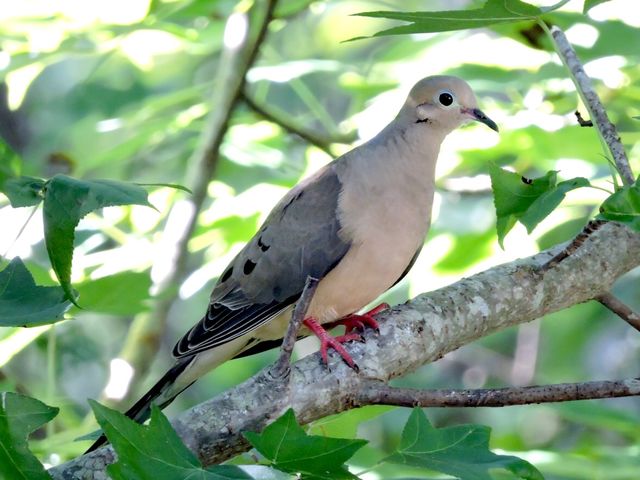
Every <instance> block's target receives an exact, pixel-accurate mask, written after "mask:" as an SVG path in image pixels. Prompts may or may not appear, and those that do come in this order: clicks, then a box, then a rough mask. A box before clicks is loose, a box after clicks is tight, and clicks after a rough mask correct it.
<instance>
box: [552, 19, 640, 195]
mask: <svg viewBox="0 0 640 480" xmlns="http://www.w3.org/2000/svg"><path fill="white" fill-rule="evenodd" d="M541 26H543V28H544V29H545V30H548V29H547V26H546V24H545V23H544V21H541ZM550 33H551V38H552V39H553V41H554V43H555V47H556V51H557V52H558V55H559V56H560V58H561V59H562V62H563V63H564V64H565V65H566V66H567V68H568V69H569V71H570V72H571V75H572V77H573V80H574V83H575V85H576V88H577V89H578V93H579V95H580V97H581V98H582V101H583V102H584V104H585V107H586V108H587V110H588V111H589V116H590V117H591V120H592V121H593V123H595V126H596V128H597V130H598V134H599V135H600V138H601V140H602V141H603V142H604V144H605V145H606V147H607V148H608V150H609V152H610V153H611V156H612V158H613V160H614V162H615V164H616V167H617V168H618V172H619V173H620V176H621V177H622V182H623V183H624V184H626V185H632V184H633V182H634V180H635V179H634V177H633V173H632V171H631V166H630V165H629V160H628V159H627V154H626V153H625V151H624V147H623V146H622V142H621V141H620V136H619V135H618V132H617V131H616V127H615V126H614V125H613V123H611V120H609V117H608V116H607V111H606V110H605V109H604V106H603V105H602V102H601V101H600V98H599V97H598V94H597V93H596V92H595V90H594V89H593V86H592V85H591V79H590V78H589V77H588V76H587V74H586V73H585V71H584V68H583V66H582V63H581V62H580V60H579V59H578V55H577V54H576V51H575V50H574V49H573V47H572V46H571V44H570V43H569V40H567V37H566V36H565V34H564V32H563V31H562V30H561V29H560V28H558V27H557V26H555V25H554V26H553V27H551V31H550Z"/></svg>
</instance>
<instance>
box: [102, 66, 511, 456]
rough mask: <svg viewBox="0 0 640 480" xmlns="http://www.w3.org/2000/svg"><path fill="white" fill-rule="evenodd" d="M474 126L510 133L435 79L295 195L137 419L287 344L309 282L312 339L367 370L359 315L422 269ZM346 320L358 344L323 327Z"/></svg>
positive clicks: (461, 89) (234, 267)
mask: <svg viewBox="0 0 640 480" xmlns="http://www.w3.org/2000/svg"><path fill="white" fill-rule="evenodd" d="M471 120H476V121H479V122H482V123H484V124H485V125H487V126H488V127H490V128H491V129H493V130H495V131H498V127H497V125H496V124H495V122H493V120H491V119H489V118H488V117H487V116H486V115H485V114H484V113H483V112H482V111H481V110H480V109H478V106H477V103H476V99H475V96H474V94H473V92H472V90H471V88H470V87H469V85H468V84H467V83H466V82H464V81H463V80H461V79H459V78H456V77H451V76H433V77H427V78H424V79H423V80H420V81H419V82H418V83H417V84H416V85H415V86H414V87H413V88H412V89H411V91H410V93H409V96H408V97H407V100H406V102H405V103H404V105H403V106H402V108H401V109H400V112H399V113H398V115H397V116H396V118H395V119H394V120H393V121H392V122H391V123H389V125H387V126H386V127H385V128H384V129H383V130H382V131H381V132H380V133H378V134H377V135H376V136H375V137H374V138H372V139H371V140H369V141H368V142H366V143H364V144H363V145H361V146H359V147H356V148H354V149H353V150H351V151H350V152H348V153H346V154H345V155H343V156H341V157H339V158H338V159H336V160H334V161H333V162H331V163H329V164H328V165H326V166H325V167H324V168H321V169H320V170H319V171H317V172H316V173H315V174H314V175H312V176H311V177H309V178H307V179H306V180H304V181H302V182H301V183H300V184H298V185H297V186H295V187H294V188H293V189H291V190H290V191H289V192H288V193H287V194H286V195H285V196H284V198H282V200H280V202H279V203H278V204H277V205H276V206H275V208H274V209H273V211H272V212H271V214H270V215H269V216H268V218H267V219H266V220H265V222H264V224H263V225H262V226H261V227H260V229H259V230H258V232H257V233H256V234H255V235H254V237H253V238H252V239H251V240H250V241H249V243H247V245H246V246H245V247H244V248H243V249H242V251H241V252H240V253H239V254H238V255H237V256H236V257H235V259H234V260H233V261H232V262H231V264H230V265H229V266H228V267H227V269H226V270H225V271H224V273H223V274H222V275H221V276H220V278H219V279H218V282H217V284H216V286H215V287H214V289H213V292H212V293H211V299H210V302H209V306H208V308H207V313H206V314H205V316H204V317H203V318H202V319H201V320H200V321H199V322H198V323H197V324H196V325H194V326H193V327H192V328H191V330H189V331H188V332H187V333H186V335H185V336H184V337H182V338H181V339H180V341H179V342H178V343H177V344H176V346H175V347H174V349H173V355H174V357H175V359H176V363H175V365H174V366H173V367H172V368H171V369H170V370H169V371H168V372H167V373H166V374H165V375H164V376H163V377H162V378H161V379H160V381H159V382H158V383H156V385H154V386H153V387H152V388H151V390H150V391H149V392H148V393H147V394H146V395H144V396H143V397H142V398H141V399H140V400H139V401H138V402H137V403H136V404H135V405H134V406H133V407H132V408H131V409H130V410H129V411H128V412H127V413H126V414H127V416H129V417H130V418H132V419H134V420H135V421H137V422H144V421H145V420H146V419H147V418H148V417H149V414H150V405H151V403H154V404H156V405H158V406H159V407H160V408H163V407H164V406H166V405H168V404H169V403H170V402H171V401H172V400H173V399H174V398H175V397H176V396H177V395H178V394H179V393H180V392H182V391H183V390H184V389H185V388H187V387H188V386H190V385H191V384H192V383H193V382H195V381H196V380H197V379H198V378H199V377H200V376H202V375H203V374H205V373H206V372H208V371H209V370H211V369H213V368H215V367H216V366H218V365H220V364H221V363H223V362H224V361H226V360H229V359H231V358H237V357H240V356H245V355H249V354H253V353H257V352H260V351H263V350H266V349H268V348H272V347H273V346H275V345H278V344H279V343H281V341H282V337H283V335H284V333H285V331H286V327H287V325H288V322H289V320H290V318H291V311H292V308H293V305H294V304H295V302H296V300H297V299H298V298H299V297H300V295H301V293H302V291H303V288H304V285H305V281H306V279H307V276H312V277H315V278H317V279H319V283H318V285H317V289H316V291H315V294H314V295H313V297H312V299H311V303H310V305H309V308H308V310H307V314H306V317H305V320H304V322H303V324H304V327H306V328H303V329H302V331H301V332H300V335H302V336H304V335H309V334H311V333H314V334H316V335H317V336H318V337H319V338H320V341H321V352H322V358H323V359H324V361H325V362H326V361H327V349H328V348H332V349H334V350H336V351H337V352H338V353H339V354H340V355H341V357H342V358H343V360H344V361H345V362H346V363H348V364H349V365H350V366H352V367H355V363H354V362H353V360H352V358H351V356H350V355H349V354H348V353H347V351H346V350H345V349H344V347H343V346H342V345H341V343H342V342H344V341H346V340H351V339H353V338H355V337H356V335H355V334H353V333H350V330H353V329H354V327H356V326H362V325H363V324H366V325H369V326H372V327H376V326H377V324H376V322H375V320H374V319H373V317H372V315H373V313H375V310H374V311H372V312H368V313H367V314H363V315H356V314H355V312H358V311H359V310H360V309H362V308H363V307H365V306H366V305H368V304H369V303H371V302H372V301H374V300H375V299H376V298H377V297H379V296H380V295H381V294H383V293H384V292H385V291H387V290H388V289H389V288H391V287H392V286H393V285H394V284H395V283H397V282H398V281H400V279H402V278H403V277H404V275H405V274H406V273H407V272H408V271H409V269H410V268H411V266H412V265H413V262H414V261H415V259H416V257H417V256H418V254H419V252H420V249H421V247H422V245H423V243H424V239H425V236H426V234H427V230H428V228H429V224H430V219H431V207H432V203H433V193H434V188H435V178H434V176H435V166H436V160H437V158H438V152H439V150H440V144H441V143H442V141H443V140H444V138H445V136H446V135H447V134H449V133H450V132H451V131H453V130H454V129H456V128H457V127H459V126H460V125H462V124H464V123H467V122H469V121H471ZM378 310H379V309H378ZM341 319H343V320H342V321H341ZM336 321H339V322H340V321H341V323H344V324H345V325H346V326H347V329H348V330H349V331H348V332H347V334H346V335H343V336H341V337H331V336H330V335H329V334H328V333H327V332H326V330H325V329H324V328H323V327H322V325H326V324H331V325H334V324H335V323H336ZM102 443H104V438H102V439H101V440H99V441H98V442H96V443H95V444H94V445H93V446H92V448H91V449H94V448H97V447H98V446H99V445H100V444H102Z"/></svg>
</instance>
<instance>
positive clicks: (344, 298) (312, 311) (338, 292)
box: [307, 228, 426, 323]
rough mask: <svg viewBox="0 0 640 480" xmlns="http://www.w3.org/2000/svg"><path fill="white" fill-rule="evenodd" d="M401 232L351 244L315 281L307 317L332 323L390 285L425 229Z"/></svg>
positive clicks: (403, 269)
mask: <svg viewBox="0 0 640 480" xmlns="http://www.w3.org/2000/svg"><path fill="white" fill-rule="evenodd" d="M425 229H426V228H425ZM389 230H392V229H389ZM404 233H405V235H403V236H399V235H397V234H395V233H394V232H390V233H386V234H385V233H380V234H378V233H376V238H374V239H368V241H366V242H364V243H361V244H360V245H355V246H353V247H352V248H351V249H350V250H349V252H347V254H346V255H345V257H344V258H343V259H342V261H341V262H340V263H339V264H338V265H337V266H336V267H335V268H334V269H333V270H332V271H331V272H329V273H328V274H327V276H326V277H324V279H322V281H321V282H320V283H319V284H318V288H317V290H316V293H315V295H314V297H313V300H312V302H311V305H310V307H309V311H308V314H307V316H313V317H314V318H316V319H317V320H318V321H319V322H320V323H326V322H332V321H334V320H337V319H338V318H342V317H344V316H346V315H349V314H351V313H354V312H357V311H358V310H360V309H362V308H363V307H365V306H366V305H368V304H369V303H371V302H372V301H374V300H375V299H376V298H378V297H379V296H380V295H382V294H383V293H384V292H386V291H387V290H388V289H389V288H391V287H392V286H393V284H394V283H395V282H396V281H397V280H398V279H399V278H400V276H401V275H402V273H403V272H404V271H405V269H406V268H407V266H408V265H409V262H410V261H411V259H412V258H413V256H414V255H415V253H416V251H417V250H418V248H419V246H420V245H421V244H422V242H423V241H424V230H423V231H422V232H416V234H415V235H406V231H405V232H404Z"/></svg>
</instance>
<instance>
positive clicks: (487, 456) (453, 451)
mask: <svg viewBox="0 0 640 480" xmlns="http://www.w3.org/2000/svg"><path fill="white" fill-rule="evenodd" d="M490 432H491V429H490V428H489V427H486V426H484V425H458V426H455V427H446V428H434V427H433V426H432V425H431V423H430V422H429V420H428V419H427V416H426V415H425V414H424V412H423V411H422V410H421V409H420V408H414V409H413V411H412V412H411V415H410V417H409V419H408V420H407V423H406V425H405V427H404V430H403V432H402V437H401V439H400V447H399V449H398V451H397V452H396V453H394V454H393V455H391V456H389V457H388V458H387V459H386V460H387V461H388V462H393V463H399V464H402V465H410V466H414V467H422V468H427V469H429V470H435V471H437V472H442V473H446V474H448V475H452V476H454V477H456V478H459V479H461V480H491V478H492V477H491V475H490V474H489V470H491V469H496V468H502V469H507V470H509V471H510V472H512V473H514V474H515V475H517V476H518V477H519V478H524V479H528V480H543V476H542V474H541V473H540V472H539V471H538V470H537V469H536V468H535V467H534V466H533V465H531V464H530V463H529V462H527V461H525V460H522V459H521V458H518V457H514V456H511V455H497V454H495V453H493V452H492V451H491V450H489V434H490Z"/></svg>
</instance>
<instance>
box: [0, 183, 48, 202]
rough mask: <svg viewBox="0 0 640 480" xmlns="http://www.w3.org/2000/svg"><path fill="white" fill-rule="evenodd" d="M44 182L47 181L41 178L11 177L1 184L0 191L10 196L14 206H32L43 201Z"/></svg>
mask: <svg viewBox="0 0 640 480" xmlns="http://www.w3.org/2000/svg"><path fill="white" fill-rule="evenodd" d="M44 184H45V182H44V180H42V179H41V178H35V177H17V178H9V179H7V180H5V182H4V184H2V185H0V187H1V188H0V191H2V193H4V194H5V195H6V196H7V197H8V198H9V201H10V202H11V206H12V207H13V208H18V207H30V206H32V205H38V204H39V203H40V202H41V201H42V190H43V189H44Z"/></svg>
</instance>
